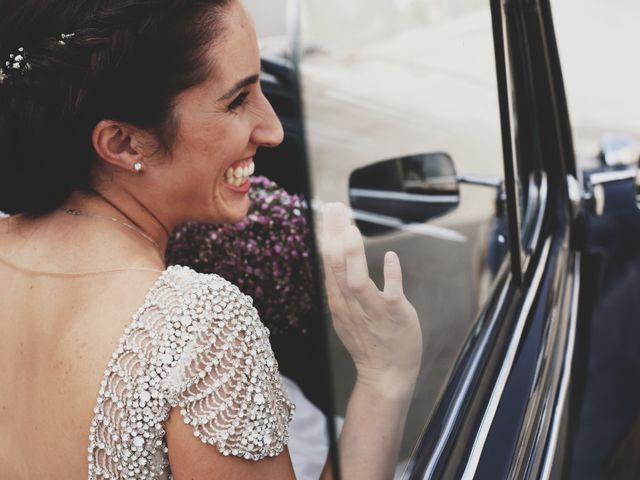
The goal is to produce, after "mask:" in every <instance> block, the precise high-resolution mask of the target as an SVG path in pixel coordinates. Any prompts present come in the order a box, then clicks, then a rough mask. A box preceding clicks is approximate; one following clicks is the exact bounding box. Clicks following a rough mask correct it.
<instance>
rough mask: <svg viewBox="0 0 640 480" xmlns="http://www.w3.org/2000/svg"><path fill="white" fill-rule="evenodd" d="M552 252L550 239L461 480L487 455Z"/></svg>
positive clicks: (467, 479)
mask: <svg viewBox="0 0 640 480" xmlns="http://www.w3.org/2000/svg"><path fill="white" fill-rule="evenodd" d="M550 251H551V237H548V238H547V240H546V242H545V244H544V247H543V248H542V252H541V254H540V259H539V261H538V265H537V268H536V271H535V273H534V275H533V279H532V281H531V285H530V286H529V287H528V289H527V296H526V298H525V300H524V303H523V305H522V309H521V310H520V315H519V317H518V321H517V322H516V326H515V330H514V332H513V335H512V337H511V341H510V343H509V348H508V349H507V353H506V355H505V359H504V361H503V363H502V367H501V368H500V373H499V374H498V378H497V380H496V383H495V385H494V387H493V391H492V392H491V397H490V399H489V404H488V405H487V408H486V410H485V412H484V415H483V417H482V421H481V423H480V428H479V429H478V433H477V434H476V438H475V441H474V442H473V447H472V448H471V453H470V455H469V460H468V461H467V465H466V466H465V469H464V473H463V474H462V480H471V479H472V478H473V477H474V475H475V474H476V470H477V469H478V463H479V462H480V456H481V455H482V452H483V451H484V445H485V443H486V441H487V437H488V435H489V430H490V429H491V425H493V420H494V419H495V415H496V412H497V410H498V405H499V403H500V400H501V399H502V394H503V393H504V389H505V386H506V384H507V380H508V378H509V374H510V373H511V369H512V368H513V364H514V361H515V357H516V352H517V350H518V347H519V345H520V341H521V340H522V333H523V332H524V327H525V324H526V322H527V317H528V316H529V313H530V311H531V307H532V306H533V302H534V300H535V298H536V296H537V294H538V287H539V286H540V282H541V281H542V275H543V274H544V271H545V268H546V266H547V260H548V258H549V252H550Z"/></svg>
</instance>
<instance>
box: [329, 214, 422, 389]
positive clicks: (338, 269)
mask: <svg viewBox="0 0 640 480" xmlns="http://www.w3.org/2000/svg"><path fill="white" fill-rule="evenodd" d="M322 223H323V235H322V237H323V238H322V242H321V243H322V257H323V264H324V271H325V281H326V289H327V295H328V300H329V308H330V310H331V314H332V317H333V324H334V328H335V330H336V333H337V334H338V337H340V340H341V341H342V342H343V343H344V345H345V347H346V348H347V350H348V351H349V354H350V355H351V358H352V359H353V361H354V363H355V365H356V369H357V372H358V382H359V383H362V384H366V385H369V386H371V387H374V388H378V389H385V390H387V389H389V390H387V392H396V393H405V391H406V390H407V389H408V390H409V391H408V392H407V393H409V395H410V394H411V393H410V392H412V391H413V388H414V386H415V381H416V378H417V375H418V372H419V369H420V360H421V357H422V334H421V330H420V323H419V321H418V316H417V314H416V311H415V308H413V306H412V305H411V304H410V303H409V301H408V300H407V299H406V297H405V296H404V291H403V289H402V271H401V268H400V261H399V259H398V256H397V255H396V254H395V253H393V252H387V254H386V255H385V260H384V290H383V291H380V290H378V288H377V287H376V285H375V283H374V282H373V280H371V278H370V277H369V270H368V268H367V260H366V257H365V250H364V243H363V241H362V236H361V235H360V232H359V231H358V229H357V228H356V227H355V226H352V225H350V218H349V212H348V209H347V208H346V207H345V206H344V205H342V204H340V203H334V204H329V205H327V207H326V208H325V211H324V218H323V222H322Z"/></svg>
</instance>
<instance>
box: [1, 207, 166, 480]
mask: <svg viewBox="0 0 640 480" xmlns="http://www.w3.org/2000/svg"><path fill="white" fill-rule="evenodd" d="M9 222H12V219H5V220H2V221H0V258H2V259H3V261H0V305H2V308H1V309H0V478H11V479H15V480H21V479H33V478H38V479H63V478H64V479H86V478H87V447H88V434H89V431H88V429H89V425H90V423H91V418H92V415H93V408H94V405H95V402H96V398H97V395H98V391H99V386H100V382H101V380H102V377H103V374H104V371H105V366H106V365H107V362H108V360H109V358H110V356H111V354H112V352H113V351H114V348H115V346H116V344H117V341H118V338H119V337H120V335H121V334H122V332H123V330H124V329H125V327H126V325H127V324H128V323H130V322H131V316H132V314H133V313H134V312H135V310H136V309H137V308H138V307H139V306H140V304H141V303H142V301H143V299H144V296H145V293H146V292H147V291H148V290H149V288H150V287H151V286H152V285H153V283H154V282H155V281H156V279H157V278H158V276H159V274H160V272H159V271H156V272H154V271H153V268H152V267H153V264H152V263H151V262H147V263H149V264H150V268H149V271H142V270H131V271H112V272H107V273H98V274H89V275H73V274H68V273H69V272H92V271H93V272H95V271H105V270H107V271H108V270H113V269H114V268H116V267H117V266H118V264H119V265H121V266H122V265H127V264H131V262H132V258H131V257H130V258H126V255H123V258H114V257H115V256H114V255H113V254H111V256H109V253H108V252H114V251H116V252H117V251H118V249H117V248H114V249H101V248H99V246H98V245H97V244H95V242H94V240H95V238H98V235H103V233H98V232H95V235H94V234H92V233H91V230H90V229H91V226H90V225H80V226H79V227H78V226H73V225H70V230H68V231H64V230H60V229H56V230H50V229H49V228H48V227H47V226H46V221H45V222H44V223H42V222H41V223H38V224H33V225H28V226H26V227H25V228H22V227H21V228H14V227H15V225H13V224H11V223H9ZM62 226H64V225H62ZM72 234H73V237H71V238H75V239H76V240H75V241H70V240H71V238H70V237H69V235H72ZM103 238H104V237H103ZM127 240H128V239H126V238H125V242H126V241H127ZM113 241H115V242H116V245H115V246H116V247H117V244H118V242H119V241H118V240H117V239H114V240H113ZM83 243H84V245H83ZM121 246H122V247H124V245H121ZM88 251H91V252H96V254H95V255H87V254H86V252H88ZM101 251H104V252H105V253H103V254H102V255H105V257H103V258H101V254H100V252H101ZM127 251H128V252H134V251H135V248H133V249H127ZM106 257H109V258H106ZM119 262H120V263H119ZM122 262H124V263H122ZM138 263H141V264H143V265H144V260H142V261H141V262H138ZM43 272H45V273H43ZM46 272H49V273H46ZM52 272H53V273H56V272H66V273H67V274H60V275H57V274H52Z"/></svg>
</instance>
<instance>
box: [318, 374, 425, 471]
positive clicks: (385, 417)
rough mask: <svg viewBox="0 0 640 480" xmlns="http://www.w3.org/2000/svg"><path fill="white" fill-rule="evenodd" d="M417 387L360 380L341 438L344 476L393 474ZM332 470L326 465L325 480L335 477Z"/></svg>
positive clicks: (354, 391)
mask: <svg viewBox="0 0 640 480" xmlns="http://www.w3.org/2000/svg"><path fill="white" fill-rule="evenodd" d="M413 387H414V384H413V383H412V384H408V385H405V386H404V387H403V388H391V389H385V388H380V387H376V386H372V385H369V384H366V383H363V382H356V385H355V387H354V389H353V393H352V394H351V398H350V400H349V405H348V407H347V415H346V418H345V423H344V427H343V429H342V434H341V435H340V441H339V444H340V467H341V474H342V475H341V478H342V479H344V480H352V479H360V478H366V479H368V480H388V479H390V478H393V472H394V469H395V466H396V462H397V458H398V452H399V449H400V443H401V442H402V434H403V432H404V426H405V422H406V417H407V411H408V409H409V405H410V403H411V397H412V395H413ZM330 470H331V469H329V468H325V471H324V472H323V475H322V477H321V478H322V480H328V479H330V478H332V476H331V474H330Z"/></svg>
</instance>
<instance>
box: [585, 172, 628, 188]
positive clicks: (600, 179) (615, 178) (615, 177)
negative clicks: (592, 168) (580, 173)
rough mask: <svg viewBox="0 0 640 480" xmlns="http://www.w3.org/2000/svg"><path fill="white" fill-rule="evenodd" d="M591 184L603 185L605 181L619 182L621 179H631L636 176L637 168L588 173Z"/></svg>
mask: <svg viewBox="0 0 640 480" xmlns="http://www.w3.org/2000/svg"><path fill="white" fill-rule="evenodd" d="M587 178H588V179H589V183H590V184H591V185H602V184H604V183H611V182H619V181H620V180H631V179H635V178H636V170H635V169H629V170H616V171H613V172H597V173H592V174H591V175H588V176H587Z"/></svg>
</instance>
